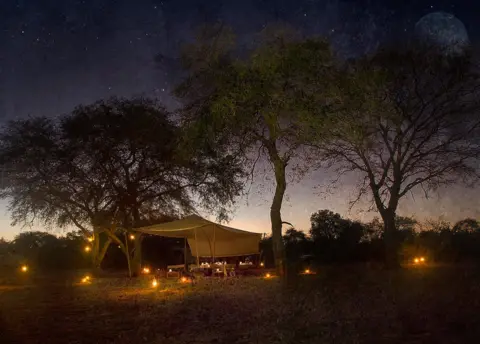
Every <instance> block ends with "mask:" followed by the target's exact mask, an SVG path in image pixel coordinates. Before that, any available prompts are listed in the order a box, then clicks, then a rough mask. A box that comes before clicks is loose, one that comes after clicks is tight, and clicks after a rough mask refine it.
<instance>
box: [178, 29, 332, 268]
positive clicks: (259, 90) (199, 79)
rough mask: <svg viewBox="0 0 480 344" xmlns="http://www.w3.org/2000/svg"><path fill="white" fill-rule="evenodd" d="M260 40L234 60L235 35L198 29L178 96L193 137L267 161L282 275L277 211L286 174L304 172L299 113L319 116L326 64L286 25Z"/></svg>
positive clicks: (321, 47) (321, 49)
mask: <svg viewBox="0 0 480 344" xmlns="http://www.w3.org/2000/svg"><path fill="white" fill-rule="evenodd" d="M260 37H261V39H260V42H259V44H258V46H257V48H256V49H255V50H254V51H252V52H249V54H248V56H247V57H246V58H239V57H238V54H237V53H236V52H237V50H236V45H235V42H234V39H233V35H232V34H231V32H229V31H228V30H227V29H225V28H224V27H223V26H222V25H218V26H214V27H207V28H205V29H204V30H202V31H201V34H200V36H199V37H198V39H197V42H196V43H195V44H193V45H191V46H189V47H187V49H186V54H185V66H186V68H187V70H188V72H189V74H188V77H187V78H186V79H185V80H184V81H183V82H182V83H181V85H180V86H179V87H178V88H177V91H176V94H177V96H179V97H180V98H181V100H182V101H183V103H184V116H185V118H186V120H187V121H188V122H189V123H191V124H192V133H191V137H203V138H204V140H210V141H211V142H212V144H216V143H217V142H224V143H225V142H226V143H227V144H229V145H230V146H231V147H232V150H233V151H236V152H241V154H242V155H244V156H246V157H249V158H251V157H252V156H257V159H258V157H260V156H263V157H265V158H266V160H268V162H270V164H271V166H272V169H273V172H274V176H275V194H274V197H273V200H272V205H271V211H270V220H271V225H272V242H273V250H274V254H275V265H276V268H277V269H278V272H279V273H280V274H282V275H283V273H284V272H285V271H284V270H285V269H284V245H283V241H282V216H281V207H282V203H283V198H284V194H285V190H286V188H287V173H288V172H287V171H291V175H290V176H292V177H295V176H297V177H298V176H299V174H300V175H301V173H300V172H301V171H302V170H303V168H306V167H308V166H309V164H308V163H306V160H305V158H304V157H303V156H304V155H303V154H304V153H305V152H304V151H303V150H302V149H301V147H303V146H302V142H301V140H300V137H299V136H298V135H297V132H296V128H297V126H298V124H299V123H300V119H301V118H302V117H303V115H304V112H305V111H312V110H313V108H312V107H311V105H312V103H313V99H316V100H317V101H316V102H315V105H316V108H315V111H318V112H321V111H322V110H321V109H319V103H320V99H326V98H328V97H327V96H326V94H327V93H328V91H329V90H328V85H329V81H328V80H331V79H332V78H331V71H332V58H331V53H330V50H329V46H328V44H327V43H326V42H324V41H320V40H302V39H300V38H299V36H298V34H297V33H296V32H294V31H293V30H291V29H289V28H286V27H280V26H268V27H267V28H265V30H263V31H262V32H261V35H260ZM313 75H315V76H316V79H315V78H312V76H313ZM254 160H255V158H254ZM253 164H254V163H253ZM288 168H289V169H288Z"/></svg>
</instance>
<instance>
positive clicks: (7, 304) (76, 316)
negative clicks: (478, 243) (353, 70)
mask: <svg viewBox="0 0 480 344" xmlns="http://www.w3.org/2000/svg"><path fill="white" fill-rule="evenodd" d="M79 280H80V277H79V276H77V277H75V278H72V277H67V276H56V277H50V278H43V279H36V280H35V281H33V282H32V281H31V280H30V281H29V280H28V279H25V280H24V281H17V282H16V283H6V282H5V281H4V283H3V285H0V336H1V337H0V343H2V344H9V343H162V344H163V343H228V344H234V343H245V344H247V343H262V344H263V343H292V344H293V343H295V344H297V343H480V311H479V310H480V269H477V268H473V267H468V268H467V267H454V266H453V267H452V266H451V267H417V268H407V269H403V270H401V271H397V272H389V271H383V270H381V269H365V268H359V267H335V268H333V267H332V268H322V269H319V271H316V274H315V275H307V276H298V277H295V278H292V279H291V280H290V281H289V282H288V283H287V284H282V283H280V280H279V279H278V278H275V277H273V278H270V279H264V278H255V277H250V278H240V279H235V280H221V279H212V280H199V281H198V283H197V284H196V285H190V284H188V283H187V284H186V283H180V282H178V281H176V280H170V281H166V280H161V281H159V285H158V286H157V287H156V288H153V287H152V286H151V280H152V278H151V277H146V276H145V277H143V278H141V279H136V280H129V279H126V278H101V279H92V282H91V284H87V285H84V284H79V283H77V282H78V281H79Z"/></svg>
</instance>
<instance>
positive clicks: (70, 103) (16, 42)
mask: <svg viewBox="0 0 480 344" xmlns="http://www.w3.org/2000/svg"><path fill="white" fill-rule="evenodd" d="M474 3H477V2H476V1H473V0H460V1H454V0H452V1H423V0H414V1H412V0H396V1H388V0H372V1H367V0H358V1H354V0H350V1H348V0H345V1H337V0H330V1H328V0H292V1H287V0H277V1H275V0H237V1H233V0H230V1H229V0H225V1H220V0H204V1H201V0H164V1H159V0H1V1H0V120H1V121H5V120H6V119H11V118H22V117H26V116H38V115H42V116H43V115H46V116H57V115H60V114H62V113H65V112H68V111H70V110H72V109H73V107H74V106H76V105H78V104H81V103H90V102H93V101H95V100H98V99H100V98H105V97H108V96H112V95H120V96H132V95H140V94H144V95H149V96H152V97H157V98H159V99H160V100H162V101H163V102H164V103H165V104H166V105H167V106H168V107H170V108H173V107H174V106H175V104H176V103H175V101H174V100H173V99H172V98H171V97H170V96H169V92H170V91H171V88H172V85H174V84H175V82H177V81H178V75H177V73H176V72H175V70H174V69H172V68H170V65H169V64H168V61H170V60H171V59H174V58H175V57H176V56H177V55H178V51H179V49H180V47H181V46H182V44H183V43H184V42H187V41H189V40H191V39H192V36H193V33H194V30H195V28H196V27H198V25H200V24H201V23H203V22H205V21H217V20H221V21H223V22H225V23H226V24H227V25H229V26H231V27H233V28H234V30H235V31H236V33H237V34H238V35H239V41H240V42H241V43H242V44H244V45H245V46H248V45H249V42H251V38H252V34H253V33H255V32H258V31H259V30H261V29H262V26H264V25H265V24H266V23H269V22H272V21H276V20H280V21H286V22H289V23H290V24H292V25H294V26H295V27H297V28H298V29H300V30H302V31H303V32H305V33H306V34H316V35H323V36H327V37H329V39H330V40H331V42H332V44H333V46H334V48H335V49H336V51H338V52H339V54H340V55H342V56H348V57H351V56H358V55H361V54H365V53H369V52H373V51H375V49H376V48H377V47H378V46H380V45H381V44H383V43H385V42H394V41H396V40H403V39H407V38H408V37H410V36H411V35H412V34H413V30H414V27H415V23H416V22H418V20H419V19H420V18H421V17H422V16H424V15H426V14H428V13H431V12H436V11H444V12H448V13H451V14H454V15H455V16H456V17H457V18H458V19H460V20H461V21H462V22H463V23H464V25H465V26H466V29H467V31H468V35H469V38H470V41H471V43H472V45H473V46H474V47H477V46H478V43H479V40H480V26H478V24H477V21H478V16H477V15H478V13H480V12H479V10H480V3H477V4H474ZM158 54H162V55H163V56H165V59H164V60H163V61H165V62H166V63H167V64H165V65H164V66H163V68H160V67H159V65H158V64H156V62H155V56H157V55H158ZM331 177H332V176H329V175H328V173H326V172H316V173H313V174H312V175H311V176H309V177H308V178H306V179H305V180H304V181H302V182H301V184H295V185H290V187H289V189H288V192H287V193H288V197H287V199H286V202H285V204H284V207H283V217H284V220H285V221H289V222H292V223H293V224H295V225H296V226H297V227H298V228H299V229H305V230H307V229H308V227H309V217H310V214H311V213H312V212H314V211H316V210H319V209H324V208H328V209H331V210H334V211H337V212H339V213H341V214H342V215H345V216H349V217H352V218H360V219H364V220H368V219H370V218H371V217H373V216H375V215H376V214H375V213H372V212H369V213H367V212H362V211H361V210H366V206H364V205H363V206H360V207H358V208H355V209H354V210H352V212H350V213H348V212H347V205H346V204H347V201H348V200H349V199H351V197H352V196H353V193H354V182H353V179H351V180H352V181H351V182H350V179H347V180H345V181H344V182H343V183H342V185H341V187H339V188H337V189H336V190H335V191H334V193H333V194H331V195H324V194H321V195H319V194H318V190H317V189H316V188H315V186H317V185H319V184H321V183H322V181H323V182H326V181H328V180H329V179H330V178H331ZM259 178H260V177H259ZM270 191H271V188H270V187H269V185H268V181H267V182H263V183H261V184H255V185H253V187H252V192H251V194H250V197H249V198H248V203H247V200H245V199H244V200H241V201H240V202H239V204H238V207H237V210H236V213H235V216H234V220H233V221H232V222H231V223H230V225H232V226H236V227H240V228H244V229H246V230H254V231H259V232H269V231H270V229H269V227H270V224H269V203H270V200H271V193H270ZM476 192H478V191H475V190H465V189H462V188H450V189H448V190H443V191H441V192H440V193H439V194H432V195H431V196H432V198H431V199H430V200H424V199H423V198H422V196H421V195H420V194H419V195H418V196H415V198H414V199H413V198H409V199H405V200H404V201H403V203H402V204H401V207H400V211H399V213H400V214H402V215H415V216H416V217H417V218H419V219H422V218H424V217H435V218H438V216H444V217H445V219H447V220H452V221H454V220H457V219H459V218H464V217H467V216H474V217H479V216H480V200H479V198H478V197H476V196H477V195H476ZM9 223H10V220H9V216H8V214H7V213H6V210H5V204H4V203H3V204H0V226H1V229H0V237H1V236H4V237H6V238H12V237H13V235H15V234H16V233H18V231H19V230H20V228H13V227H10V226H9ZM37 229H41V227H39V228H37Z"/></svg>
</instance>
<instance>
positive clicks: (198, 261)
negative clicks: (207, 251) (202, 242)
mask: <svg viewBox="0 0 480 344" xmlns="http://www.w3.org/2000/svg"><path fill="white" fill-rule="evenodd" d="M195 251H196V253H197V268H199V267H200V259H199V258H198V240H197V229H196V228H195Z"/></svg>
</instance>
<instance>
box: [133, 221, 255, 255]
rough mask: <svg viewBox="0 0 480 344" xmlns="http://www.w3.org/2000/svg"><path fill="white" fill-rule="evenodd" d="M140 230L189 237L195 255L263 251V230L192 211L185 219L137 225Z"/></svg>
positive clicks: (239, 253) (147, 232) (167, 235)
mask: <svg viewBox="0 0 480 344" xmlns="http://www.w3.org/2000/svg"><path fill="white" fill-rule="evenodd" d="M135 230H136V231H138V232H141V233H146V234H152V235H159V236H164V237H172V238H186V239H187V241H188V244H189V246H190V249H191V251H192V255H194V256H197V257H232V256H243V255H250V254H258V253H259V243H260V240H261V238H262V234H260V233H252V232H247V231H243V230H240V229H236V228H231V227H227V226H224V225H221V224H218V223H215V222H211V221H208V220H205V219H204V218H202V217H200V216H197V215H191V216H188V217H186V218H184V219H181V220H177V221H172V222H167V223H162V224H158V225H153V226H148V227H141V228H137V229H135Z"/></svg>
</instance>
